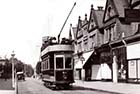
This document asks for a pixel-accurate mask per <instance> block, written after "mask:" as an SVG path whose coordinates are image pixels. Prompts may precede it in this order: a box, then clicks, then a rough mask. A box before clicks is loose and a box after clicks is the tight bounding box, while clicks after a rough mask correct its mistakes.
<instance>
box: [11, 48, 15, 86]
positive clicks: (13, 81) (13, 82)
mask: <svg viewBox="0 0 140 94" xmlns="http://www.w3.org/2000/svg"><path fill="white" fill-rule="evenodd" d="M11 56H12V86H13V88H15V79H14V78H15V77H14V76H15V75H14V73H15V71H14V69H15V68H14V56H15V54H14V51H12V54H11Z"/></svg>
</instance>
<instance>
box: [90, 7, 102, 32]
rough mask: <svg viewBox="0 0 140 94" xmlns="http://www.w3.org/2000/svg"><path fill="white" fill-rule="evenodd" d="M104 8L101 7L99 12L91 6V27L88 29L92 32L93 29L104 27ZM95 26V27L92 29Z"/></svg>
mask: <svg viewBox="0 0 140 94" xmlns="http://www.w3.org/2000/svg"><path fill="white" fill-rule="evenodd" d="M102 8H103V7H100V9H98V10H94V9H93V5H91V11H90V17H89V27H88V29H89V30H91V29H92V28H96V27H99V28H101V27H103V21H102V20H103V14H104V10H103V9H102ZM91 25H93V27H91Z"/></svg>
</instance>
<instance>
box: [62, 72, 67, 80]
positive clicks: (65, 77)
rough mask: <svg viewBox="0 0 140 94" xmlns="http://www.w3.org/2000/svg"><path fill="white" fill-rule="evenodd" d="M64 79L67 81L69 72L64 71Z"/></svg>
mask: <svg viewBox="0 0 140 94" xmlns="http://www.w3.org/2000/svg"><path fill="white" fill-rule="evenodd" d="M63 79H64V80H66V79H67V72H65V71H63Z"/></svg>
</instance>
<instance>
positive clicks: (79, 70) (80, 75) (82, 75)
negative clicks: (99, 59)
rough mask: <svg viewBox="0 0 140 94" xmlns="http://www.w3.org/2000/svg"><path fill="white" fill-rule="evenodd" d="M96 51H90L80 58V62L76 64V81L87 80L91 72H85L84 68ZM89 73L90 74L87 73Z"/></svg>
mask: <svg viewBox="0 0 140 94" xmlns="http://www.w3.org/2000/svg"><path fill="white" fill-rule="evenodd" d="M93 52H94V51H89V52H85V53H83V54H82V55H81V56H79V59H78V62H76V64H75V66H74V69H75V79H78V80H86V76H87V74H90V70H88V71H87V70H85V69H84V68H83V66H84V65H85V64H86V63H87V62H89V58H90V56H91V55H92V53H93ZM87 72H88V73H87Z"/></svg>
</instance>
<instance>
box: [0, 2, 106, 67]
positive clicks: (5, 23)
mask: <svg viewBox="0 0 140 94" xmlns="http://www.w3.org/2000/svg"><path fill="white" fill-rule="evenodd" d="M74 2H76V6H75V7H74V9H73V11H72V13H71V15H70V17H69V19H68V21H67V23H66V25H65V27H64V29H63V31H62V34H61V37H68V32H69V28H70V24H71V23H72V25H73V26H76V24H77V22H78V16H81V19H84V17H85V16H84V15H85V13H87V15H88V16H87V17H89V13H90V8H91V4H93V6H94V8H95V9H97V6H105V3H106V0H0V57H7V58H10V57H11V54H12V51H14V52H15V57H16V58H18V59H19V60H21V61H22V62H24V63H26V64H31V65H32V66H33V67H35V65H36V63H37V62H38V61H39V57H40V47H41V43H42V37H43V36H55V37H57V36H58V34H59V32H60V30H61V28H62V25H63V24H64V21H65V19H66V17H67V16H68V14H69V12H70V10H71V8H72V6H73V4H74Z"/></svg>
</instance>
